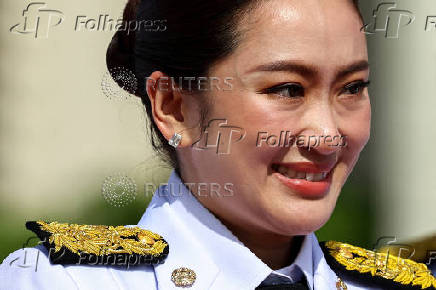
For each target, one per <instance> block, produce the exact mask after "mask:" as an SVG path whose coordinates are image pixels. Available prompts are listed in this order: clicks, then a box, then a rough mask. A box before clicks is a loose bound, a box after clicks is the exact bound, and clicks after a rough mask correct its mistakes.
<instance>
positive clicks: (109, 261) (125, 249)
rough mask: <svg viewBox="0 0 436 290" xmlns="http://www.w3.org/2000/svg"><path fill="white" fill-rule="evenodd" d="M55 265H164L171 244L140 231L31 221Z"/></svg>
mask: <svg viewBox="0 0 436 290" xmlns="http://www.w3.org/2000/svg"><path fill="white" fill-rule="evenodd" d="M26 228H27V229H29V230H31V231H33V232H34V233H35V234H36V235H37V236H38V238H39V239H40V240H41V241H42V244H43V245H44V246H45V248H46V249H47V251H48V255H49V259H50V261H51V263H53V264H82V265H111V266H126V267H129V266H137V265H143V264H149V265H150V264H158V263H163V261H164V260H165V258H166V257H167V256H168V252H169V246H168V243H167V242H166V241H165V240H164V239H163V238H162V237H161V236H160V235H158V234H155V233H153V232H151V231H148V230H144V229H141V228H139V227H125V226H104V225H78V224H66V223H58V222H44V221H29V222H27V223H26Z"/></svg>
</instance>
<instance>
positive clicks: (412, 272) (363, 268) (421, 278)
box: [325, 241, 436, 289]
mask: <svg viewBox="0 0 436 290" xmlns="http://www.w3.org/2000/svg"><path fill="white" fill-rule="evenodd" d="M325 245H326V247H327V248H328V249H329V252H330V254H331V255H332V256H333V257H334V258H335V259H336V261H338V262H339V263H340V264H342V265H343V266H345V268H346V269H347V270H356V271H359V272H360V273H371V275H372V276H380V277H383V278H386V279H391V280H393V281H395V282H399V283H401V284H410V283H411V284H412V285H418V286H421V289H425V288H428V287H431V286H433V287H436V278H435V277H434V276H433V275H432V274H431V272H430V270H428V268H427V266H426V265H425V264H422V263H417V262H415V261H412V260H409V259H403V258H399V257H396V256H393V255H389V254H388V253H376V252H373V251H368V250H366V249H362V248H359V247H355V246H352V245H349V244H345V243H339V242H335V241H328V242H326V243H325Z"/></svg>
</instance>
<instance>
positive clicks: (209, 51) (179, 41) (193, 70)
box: [106, 0, 362, 169]
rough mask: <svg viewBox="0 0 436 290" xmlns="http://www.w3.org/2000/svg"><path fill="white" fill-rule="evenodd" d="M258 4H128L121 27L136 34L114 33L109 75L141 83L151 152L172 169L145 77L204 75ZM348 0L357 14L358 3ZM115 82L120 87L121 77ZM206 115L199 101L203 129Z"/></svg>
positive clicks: (167, 0)
mask: <svg viewBox="0 0 436 290" xmlns="http://www.w3.org/2000/svg"><path fill="white" fill-rule="evenodd" d="M301 1H303V0H301ZM260 2H261V0H190V1H171V0H143V1H141V0H129V1H128V3H127V5H126V8H125V9H124V14H123V20H124V23H126V27H125V28H127V27H131V25H130V24H132V23H133V24H135V26H134V27H133V28H135V30H136V33H132V31H130V30H128V29H123V30H118V31H117V32H116V33H115V35H114V37H113V39H112V42H111V43H110V45H109V48H108V51H107V56H106V61H107V65H108V68H109V71H111V70H112V69H114V68H116V67H124V68H127V69H129V70H130V71H131V72H133V73H134V74H135V76H136V79H137V80H139V81H138V88H137V90H136V91H134V92H132V91H131V92H130V93H134V94H135V95H137V96H138V97H140V98H141V100H142V103H143V104H144V106H145V109H146V113H147V115H148V118H149V121H150V125H149V134H150V139H151V143H152V146H153V148H154V149H155V150H156V151H157V152H158V153H160V154H161V157H162V158H163V159H164V160H165V161H167V162H168V163H169V164H170V165H172V166H173V167H174V168H176V169H178V162H177V156H176V152H175V150H174V148H173V147H171V146H170V145H168V143H167V140H166V139H165V138H164V136H163V135H162V133H161V132H160V131H159V129H158V128H157V126H156V125H155V123H154V121H153V118H152V110H151V103H150V100H149V99H148V96H147V93H146V90H145V79H146V78H147V77H148V76H150V74H151V73H152V72H153V71H157V70H159V71H162V72H164V73H165V74H166V75H168V76H171V77H174V78H183V77H186V76H190V77H199V76H207V75H208V70H209V68H210V67H211V66H212V65H213V64H214V63H215V62H217V61H218V60H220V59H222V58H224V57H225V56H227V55H229V54H230V53H231V52H232V51H233V50H234V49H235V48H236V47H237V45H238V43H239V41H240V38H241V31H240V30H239V28H238V23H239V21H240V20H241V19H243V16H244V15H247V14H249V13H250V11H251V10H253V9H254V8H256V7H257V5H258V4H259V3H260ZM352 2H353V4H354V5H355V7H356V8H357V11H358V12H359V8H358V3H357V2H358V0H352ZM359 15H360V12H359ZM360 17H362V16H361V15H360ZM138 26H139V27H138ZM115 80H116V81H117V82H118V84H120V80H119V79H115ZM120 85H121V86H122V84H120ZM200 103H201V102H200ZM206 112H207V105H206V104H205V103H204V102H203V107H202V112H200V113H201V114H200V115H201V120H200V123H201V124H200V126H201V128H203V125H204V124H203V123H204V119H205V114H206Z"/></svg>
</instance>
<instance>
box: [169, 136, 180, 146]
mask: <svg viewBox="0 0 436 290" xmlns="http://www.w3.org/2000/svg"><path fill="white" fill-rule="evenodd" d="M181 140H182V135H180V134H177V133H174V135H173V137H171V139H170V140H169V141H168V144H170V145H171V146H173V147H174V148H177V146H179V144H180V141H181Z"/></svg>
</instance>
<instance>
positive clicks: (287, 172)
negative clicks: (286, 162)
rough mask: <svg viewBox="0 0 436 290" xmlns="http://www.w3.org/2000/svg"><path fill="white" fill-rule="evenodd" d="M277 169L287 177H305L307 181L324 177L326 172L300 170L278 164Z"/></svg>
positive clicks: (319, 179)
mask: <svg viewBox="0 0 436 290" xmlns="http://www.w3.org/2000/svg"><path fill="white" fill-rule="evenodd" d="M277 171H278V172H279V173H281V174H283V175H284V176H286V177H288V178H293V179H306V180H307V181H314V182H316V181H321V180H323V179H324V178H326V176H327V174H328V172H322V173H310V172H300V171H295V170H292V169H290V168H288V167H284V166H278V167H277Z"/></svg>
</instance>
